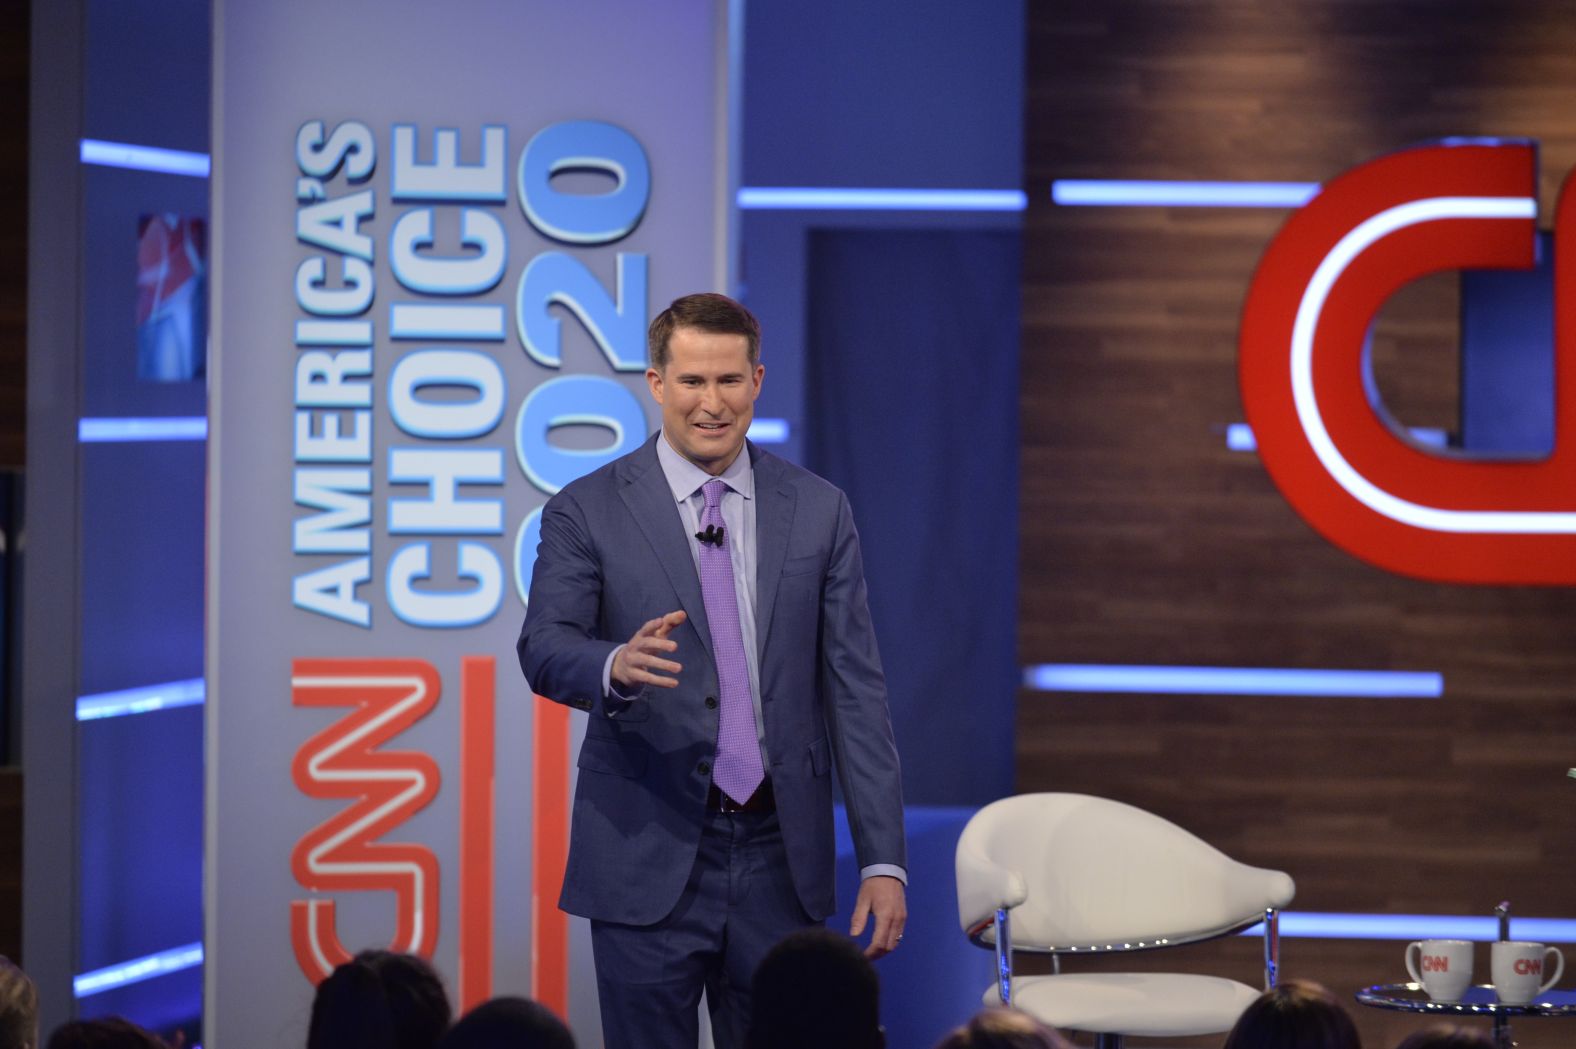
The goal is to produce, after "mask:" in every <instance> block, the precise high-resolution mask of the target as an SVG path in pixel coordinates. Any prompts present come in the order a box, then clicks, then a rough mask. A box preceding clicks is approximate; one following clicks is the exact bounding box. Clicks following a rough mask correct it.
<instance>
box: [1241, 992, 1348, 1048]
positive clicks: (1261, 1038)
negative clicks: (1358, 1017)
mask: <svg viewBox="0 0 1576 1049" xmlns="http://www.w3.org/2000/svg"><path fill="white" fill-rule="evenodd" d="M1362 1044H1363V1043H1362V1040H1361V1039H1359V1038H1358V1037H1357V1028H1356V1027H1355V1026H1353V1025H1352V1018H1351V1017H1350V1016H1348V1015H1347V1014H1346V1010H1345V1009H1343V1008H1341V1003H1340V1002H1338V1001H1336V1000H1335V996H1334V995H1333V994H1331V993H1330V992H1329V991H1327V990H1325V989H1324V988H1323V987H1322V986H1320V985H1319V984H1316V983H1314V982H1313V981H1311V980H1287V981H1285V982H1284V983H1282V984H1281V985H1280V986H1278V987H1275V988H1272V989H1271V990H1268V991H1265V992H1264V993H1263V994H1261V995H1259V997H1258V999H1257V1000H1256V1001H1255V1002H1254V1003H1253V1004H1252V1005H1250V1006H1248V1008H1247V1011H1246V1012H1244V1013H1243V1014H1242V1016H1241V1018H1239V1019H1238V1020H1237V1025H1236V1026H1235V1027H1233V1028H1232V1029H1231V1033H1230V1034H1229V1035H1227V1036H1226V1044H1225V1046H1224V1047H1223V1049H1362Z"/></svg>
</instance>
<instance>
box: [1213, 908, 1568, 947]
mask: <svg viewBox="0 0 1576 1049" xmlns="http://www.w3.org/2000/svg"><path fill="white" fill-rule="evenodd" d="M1510 932H1511V935H1512V936H1513V937H1515V938H1516V939H1520V940H1532V941H1535V942H1537V943H1570V942H1571V941H1572V940H1573V939H1576V919H1572V918H1512V919H1511V920H1510ZM1280 934H1281V935H1282V936H1287V937H1292V938H1296V939H1306V940H1482V941H1493V940H1497V939H1499V919H1498V918H1496V917H1494V916H1493V915H1486V916H1482V917H1479V916H1476V915H1458V914H1332V913H1327V912H1318V911H1285V912H1283V913H1282V914H1281V916H1280ZM1242 935H1243V936H1263V935H1264V926H1263V925H1262V924H1259V925H1255V926H1254V927H1253V928H1251V929H1245V930H1243V932H1242Z"/></svg>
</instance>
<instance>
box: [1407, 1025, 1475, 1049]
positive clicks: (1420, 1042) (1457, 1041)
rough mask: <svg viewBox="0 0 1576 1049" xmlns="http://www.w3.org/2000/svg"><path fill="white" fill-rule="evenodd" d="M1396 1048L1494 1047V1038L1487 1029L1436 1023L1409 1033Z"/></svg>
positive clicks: (1468, 1048)
mask: <svg viewBox="0 0 1576 1049" xmlns="http://www.w3.org/2000/svg"><path fill="white" fill-rule="evenodd" d="M1395 1049H1494V1039H1492V1038H1490V1037H1489V1034H1488V1032H1487V1031H1479V1030H1475V1029H1473V1028H1470V1027H1455V1026H1453V1025H1451V1024H1435V1025H1433V1026H1432V1027H1425V1028H1423V1029H1422V1030H1421V1031H1416V1032H1414V1033H1413V1034H1411V1035H1409V1036H1408V1037H1406V1038H1405V1039H1403V1040H1402V1042H1401V1044H1400V1045H1398V1046H1396V1047H1395Z"/></svg>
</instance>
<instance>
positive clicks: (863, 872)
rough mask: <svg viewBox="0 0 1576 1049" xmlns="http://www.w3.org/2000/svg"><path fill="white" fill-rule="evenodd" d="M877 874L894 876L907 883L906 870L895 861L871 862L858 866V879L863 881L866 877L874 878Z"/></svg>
mask: <svg viewBox="0 0 1576 1049" xmlns="http://www.w3.org/2000/svg"><path fill="white" fill-rule="evenodd" d="M878 876H884V877H887V878H896V879H897V880H898V881H900V882H902V883H903V884H904V885H907V884H908V871H906V870H904V869H903V868H902V867H899V866H898V865H897V864H895V863H872V864H871V865H870V866H868V867H861V868H859V880H860V881H864V880H865V879H866V878H875V877H878Z"/></svg>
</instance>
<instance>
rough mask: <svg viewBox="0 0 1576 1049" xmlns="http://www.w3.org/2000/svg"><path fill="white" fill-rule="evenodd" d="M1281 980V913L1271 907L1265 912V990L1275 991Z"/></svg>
mask: <svg viewBox="0 0 1576 1049" xmlns="http://www.w3.org/2000/svg"><path fill="white" fill-rule="evenodd" d="M1279 978H1280V911H1278V910H1276V909H1275V908H1274V907H1270V908H1268V909H1267V910H1265V912H1264V989H1265V990H1266V991H1271V990H1274V989H1275V981H1276V980H1277V979H1279Z"/></svg>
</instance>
